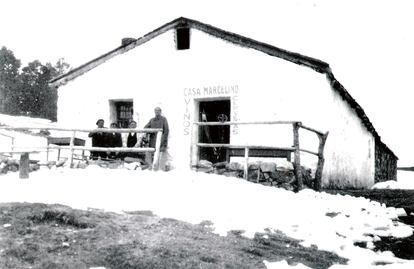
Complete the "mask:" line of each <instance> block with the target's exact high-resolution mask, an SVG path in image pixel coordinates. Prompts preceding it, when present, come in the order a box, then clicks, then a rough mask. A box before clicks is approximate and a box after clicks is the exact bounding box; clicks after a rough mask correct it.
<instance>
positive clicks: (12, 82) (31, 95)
mask: <svg viewBox="0 0 414 269" xmlns="http://www.w3.org/2000/svg"><path fill="white" fill-rule="evenodd" d="M20 66H21V63H20V61H19V60H18V59H16V58H15V57H14V55H13V52H12V51H10V50H7V49H6V48H5V47H3V48H2V50H1V51H0V98H1V99H0V100H2V102H0V113H7V114H12V115H27V116H33V117H42V118H47V119H50V120H52V121H56V120H57V98H58V96H57V90H56V89H55V88H51V87H50V86H49V84H48V82H49V81H50V80H51V79H52V78H54V77H56V76H59V75H62V74H64V73H65V72H67V71H68V69H69V64H67V63H66V62H65V61H64V60H63V58H61V59H59V60H58V61H57V63H56V64H55V65H54V66H53V65H52V64H50V63H46V65H43V64H42V63H41V62H40V61H38V60H35V61H32V62H30V63H28V64H27V66H25V67H23V68H22V69H21V70H20ZM1 103H3V106H1Z"/></svg>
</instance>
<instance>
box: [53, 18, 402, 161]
mask: <svg viewBox="0 0 414 269" xmlns="http://www.w3.org/2000/svg"><path fill="white" fill-rule="evenodd" d="M181 27H188V28H193V29H197V30H199V31H202V32H204V33H206V34H209V35H212V36H214V37H217V38H219V39H222V40H225V41H228V42H230V43H233V44H235V45H239V46H241V47H245V48H252V49H255V50H257V51H261V52H263V53H266V54H268V55H270V56H273V57H278V58H281V59H284V60H286V61H289V62H292V63H295V64H299V65H303V66H306V67H309V68H311V69H313V70H315V71H317V72H319V73H322V74H326V76H327V78H328V80H329V81H330V83H331V86H332V88H333V89H334V90H335V91H337V92H338V93H339V95H340V96H341V97H342V98H343V100H344V101H345V102H346V103H347V104H348V105H349V106H350V107H351V108H352V109H353V110H354V111H355V113H356V115H357V116H358V117H359V118H360V119H361V121H362V123H363V125H364V126H365V127H366V128H367V130H368V131H369V132H371V133H372V134H373V136H374V137H375V140H376V142H377V143H379V144H381V146H384V147H385V149H386V150H387V151H388V152H389V153H390V154H391V155H393V156H394V157H395V158H397V156H396V155H395V154H394V153H393V152H392V151H391V150H390V149H389V148H388V147H387V146H386V145H385V144H384V143H382V141H381V138H380V136H379V135H378V133H377V131H376V130H375V128H374V126H373V125H372V123H371V121H370V120H369V118H368V116H367V115H366V114H365V112H364V110H363V109H362V107H361V106H360V105H359V104H358V103H357V102H356V100H355V99H354V98H352V96H351V95H350V94H349V93H348V91H347V90H346V89H345V88H344V86H342V84H341V83H339V81H338V80H336V79H335V76H334V75H333V73H332V71H331V69H330V67H329V64H327V63H326V62H323V61H321V60H318V59H315V58H312V57H308V56H304V55H302V54H299V53H295V52H290V51H287V50H283V49H280V48H277V47H275V46H272V45H269V44H266V43H263V42H259V41H256V40H254V39H251V38H248V37H245V36H241V35H238V34H235V33H231V32H228V31H225V30H222V29H220V28H217V27H214V26H211V25H208V24H205V23H202V22H199V21H195V20H192V19H188V18H184V17H180V18H177V19H175V20H173V21H171V22H169V23H167V24H164V25H163V26H161V27H159V28H157V29H155V30H154V31H152V32H149V33H148V34H146V35H144V36H142V37H140V38H138V39H136V40H131V42H129V43H126V44H123V45H121V46H119V47H117V48H115V49H114V50H111V51H109V52H107V53H105V54H103V55H101V56H99V57H97V58H95V59H93V60H91V61H89V62H87V63H85V64H83V65H81V66H79V67H77V68H75V69H72V70H70V71H69V72H67V73H66V74H63V75H61V76H58V77H56V78H54V79H52V80H51V81H50V84H51V86H52V87H59V86H61V85H64V84H66V83H67V82H68V81H70V80H72V79H75V78H76V77H78V76H81V75H83V74H84V73H86V72H88V71H89V70H91V69H93V68H95V67H97V66H99V65H101V64H102V63H104V62H106V61H107V60H109V59H111V58H112V57H115V56H117V55H119V54H123V53H125V52H127V51H129V50H131V49H133V48H135V47H138V46H140V45H142V44H144V43H146V42H147V41H149V40H151V39H153V38H155V37H157V36H159V35H161V34H163V33H165V32H167V31H169V30H172V29H176V28H181ZM397 159H398V158H397Z"/></svg>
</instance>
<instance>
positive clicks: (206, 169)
mask: <svg viewBox="0 0 414 269" xmlns="http://www.w3.org/2000/svg"><path fill="white" fill-rule="evenodd" d="M196 171H197V172H204V173H212V172H213V171H214V168H213V167H197V168H196Z"/></svg>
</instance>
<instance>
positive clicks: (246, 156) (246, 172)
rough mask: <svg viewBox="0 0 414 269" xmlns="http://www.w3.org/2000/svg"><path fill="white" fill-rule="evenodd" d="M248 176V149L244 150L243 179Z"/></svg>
mask: <svg viewBox="0 0 414 269" xmlns="http://www.w3.org/2000/svg"><path fill="white" fill-rule="evenodd" d="M248 176H249V148H248V147H245V148H244V179H245V180H247V179H248Z"/></svg>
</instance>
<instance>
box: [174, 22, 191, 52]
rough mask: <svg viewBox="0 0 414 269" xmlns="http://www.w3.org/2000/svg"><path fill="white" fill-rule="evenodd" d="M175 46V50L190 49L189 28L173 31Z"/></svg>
mask: <svg viewBox="0 0 414 269" xmlns="http://www.w3.org/2000/svg"><path fill="white" fill-rule="evenodd" d="M175 45H176V48H177V50H186V49H189V48H190V28H189V27H188V26H184V27H178V28H176V29H175Z"/></svg>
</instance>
